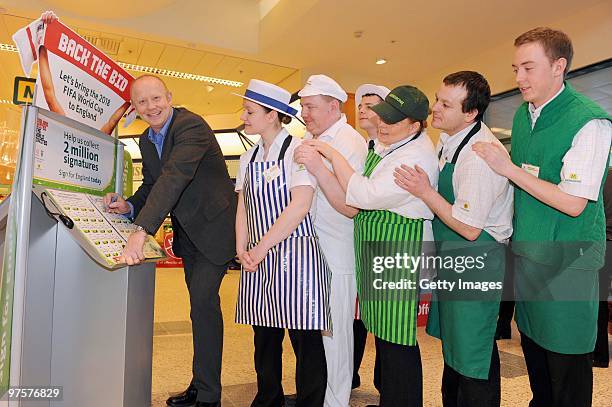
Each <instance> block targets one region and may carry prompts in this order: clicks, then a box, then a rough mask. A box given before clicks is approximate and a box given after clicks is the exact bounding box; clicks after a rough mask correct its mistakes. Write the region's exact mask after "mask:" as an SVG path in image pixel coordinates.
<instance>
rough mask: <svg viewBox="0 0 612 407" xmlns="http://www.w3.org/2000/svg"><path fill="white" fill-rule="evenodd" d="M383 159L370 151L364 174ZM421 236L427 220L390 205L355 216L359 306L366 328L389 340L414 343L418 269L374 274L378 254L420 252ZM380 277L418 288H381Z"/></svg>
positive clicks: (367, 174) (390, 254)
mask: <svg viewBox="0 0 612 407" xmlns="http://www.w3.org/2000/svg"><path fill="white" fill-rule="evenodd" d="M417 137H418V136H417ZM417 137H414V138H413V139H411V140H410V141H412V140H415V139H416V138H417ZM402 146H403V145H402ZM402 146H400V147H402ZM398 148H399V147H398ZM389 154H391V153H389ZM389 154H387V155H386V156H385V157H387V156H389ZM381 160H382V158H381V157H380V156H379V155H378V154H376V153H375V152H374V150H370V151H369V152H368V156H367V158H366V163H365V169H364V172H363V175H364V176H365V177H369V176H370V175H371V174H372V172H373V171H374V169H375V168H376V166H377V165H378V164H379V163H380V161H381ZM422 240H423V219H409V218H405V217H403V216H401V215H398V214H396V213H393V212H390V211H388V210H360V211H359V213H358V214H357V216H355V262H356V277H357V292H358V294H359V308H360V309H359V311H360V315H361V319H362V320H363V323H364V324H365V326H366V328H367V330H368V331H369V332H372V333H373V334H374V335H376V336H377V337H378V338H381V339H383V340H385V341H388V342H392V343H396V344H400V345H409V346H414V345H416V323H417V311H418V302H419V292H418V289H417V288H416V287H418V281H419V270H407V269H405V268H391V269H386V270H385V271H384V272H382V273H376V272H375V271H374V268H373V265H374V261H375V258H377V257H379V256H394V255H395V254H396V253H400V254H402V255H403V254H404V253H406V254H408V255H409V256H419V255H420V254H421V244H422ZM381 280H382V281H385V282H402V283H404V284H406V285H408V284H413V285H414V288H412V289H409V288H405V289H384V288H383V289H380V287H381V283H382V282H381ZM377 287H379V288H377Z"/></svg>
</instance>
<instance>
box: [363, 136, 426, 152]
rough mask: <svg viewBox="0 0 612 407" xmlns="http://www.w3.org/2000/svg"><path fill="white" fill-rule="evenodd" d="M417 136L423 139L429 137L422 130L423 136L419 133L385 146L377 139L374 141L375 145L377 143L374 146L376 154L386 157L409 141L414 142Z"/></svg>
mask: <svg viewBox="0 0 612 407" xmlns="http://www.w3.org/2000/svg"><path fill="white" fill-rule="evenodd" d="M417 136H421V137H423V136H427V135H426V134H425V130H421V134H420V135H419V134H418V133H417V134H413V135H412V136H410V137H406V138H403V139H401V140H400V141H396V142H395V143H393V144H389V145H386V144H383V143H381V142H380V141H378V139H376V140H375V141H374V143H375V144H374V152H375V153H376V154H378V155H379V156H381V157H384V156H386V155H387V154H389V153H390V152H392V151H393V150H395V149H397V148H398V147H400V146H401V145H402V144H407V143H408V142H409V141H412V140H414V139H415V138H416V137H417Z"/></svg>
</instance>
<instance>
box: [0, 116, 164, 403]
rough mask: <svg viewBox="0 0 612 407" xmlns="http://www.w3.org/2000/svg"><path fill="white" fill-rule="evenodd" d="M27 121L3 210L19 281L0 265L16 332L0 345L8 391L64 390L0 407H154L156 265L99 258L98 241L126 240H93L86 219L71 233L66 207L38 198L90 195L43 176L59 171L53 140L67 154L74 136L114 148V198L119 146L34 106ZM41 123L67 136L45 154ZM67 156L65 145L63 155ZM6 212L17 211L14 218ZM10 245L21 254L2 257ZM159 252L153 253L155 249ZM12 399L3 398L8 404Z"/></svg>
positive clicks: (49, 142) (1, 220)
mask: <svg viewBox="0 0 612 407" xmlns="http://www.w3.org/2000/svg"><path fill="white" fill-rule="evenodd" d="M24 118H27V119H24V122H25V123H24V128H23V129H22V130H23V135H24V136H23V140H22V151H21V164H20V165H18V168H21V170H22V171H21V173H20V174H18V175H19V179H18V180H17V181H16V184H15V186H16V188H15V189H14V195H15V196H10V197H9V198H7V199H6V200H5V201H4V202H2V204H1V205H0V237H1V241H0V244H1V247H0V249H1V250H0V255H2V253H8V256H12V255H14V256H15V259H14V264H15V265H14V269H13V270H12V271H13V272H14V276H11V268H10V267H7V266H6V264H7V263H11V260H13V259H12V258H9V259H5V258H2V262H3V264H5V267H4V269H3V275H2V291H3V293H4V292H5V291H6V292H7V293H9V294H10V288H11V285H13V284H14V288H13V291H12V296H11V295H3V298H2V299H3V301H4V303H3V304H2V307H3V308H2V309H3V310H6V309H7V306H8V307H12V318H5V316H3V321H7V320H9V322H12V324H10V325H8V328H9V329H8V330H4V331H3V332H2V339H1V341H2V342H1V343H2V350H3V351H5V352H6V350H7V349H8V351H9V352H10V365H9V367H10V382H9V386H10V388H32V387H38V388H48V387H50V386H59V387H61V398H59V397H58V398H56V397H49V398H44V399H41V398H33V397H28V398H24V399H21V400H10V401H1V402H0V403H2V405H8V406H24V407H27V406H44V405H47V406H66V407H75V406H88V407H96V406H100V407H102V406H104V407H108V406H113V407H115V406H138V407H142V406H149V405H150V404H151V367H152V347H153V339H152V338H153V300H154V291H155V263H144V264H142V265H139V266H136V267H126V266H122V265H119V264H113V262H112V261H110V262H109V258H108V257H105V256H104V252H103V250H101V249H100V247H99V246H98V247H96V246H95V245H96V244H103V243H102V240H104V239H105V237H104V236H103V235H100V234H99V233H98V232H113V233H114V236H116V235H117V233H115V232H121V231H118V230H117V231H116V230H114V229H113V230H111V229H110V227H108V226H107V224H106V223H104V227H102V228H100V230H99V231H96V233H98V234H97V235H96V234H91V230H85V229H84V226H83V225H84V224H86V223H83V220H82V219H80V218H79V219H78V220H77V219H71V220H72V221H73V223H74V227H73V228H72V229H69V228H68V227H66V226H65V225H64V224H63V223H62V222H58V221H57V216H55V215H56V214H57V213H59V212H62V213H67V212H68V211H66V210H65V209H66V208H61V207H59V208H58V207H56V206H58V205H56V202H53V203H52V201H51V200H50V199H45V200H44V201H41V199H40V194H41V193H42V192H43V191H45V190H47V192H50V191H49V190H48V188H49V187H52V188H53V189H54V190H55V191H57V190H62V189H66V190H69V191H71V193H73V194H74V193H81V192H79V191H81V190H82V191H83V192H82V193H85V192H88V191H87V188H86V187H85V186H82V187H75V185H76V184H75V183H74V182H72V183H71V182H68V183H66V184H65V185H62V183H61V182H59V181H58V180H57V179H49V178H45V177H44V176H43V175H44V174H49V173H50V172H49V170H50V168H49V167H52V165H51V164H50V163H53V162H54V159H53V158H50V157H49V154H55V153H54V151H55V152H57V149H55V150H54V149H53V144H54V141H53V138H57V137H59V138H60V145H63V144H62V143H63V141H61V139H62V138H65V137H66V132H67V131H68V130H70V132H72V133H73V134H75V135H77V137H79V139H80V140H90V143H91V142H95V143H100V144H104V143H113V144H114V145H115V148H116V150H115V154H114V156H115V160H114V162H113V161H112V160H99V165H100V166H107V168H105V170H106V171H111V172H112V173H114V175H113V178H112V180H113V181H114V182H113V183H111V185H112V186H111V189H113V190H117V191H119V192H120V191H121V189H119V188H117V187H118V186H121V185H122V182H121V176H120V174H121V173H122V171H117V168H121V169H122V168H123V167H122V163H121V162H120V161H122V149H123V146H122V145H121V143H118V142H117V141H116V140H114V139H112V138H109V137H108V135H105V134H103V133H101V132H99V131H97V130H95V129H93V128H90V127H88V126H84V125H81V124H79V123H78V122H75V121H73V120H71V119H68V118H65V117H61V116H58V115H54V114H52V113H50V112H46V111H43V110H40V109H38V108H35V107H27V108H24ZM41 119H42V120H43V121H44V122H46V123H56V124H57V123H60V125H61V127H63V128H64V129H65V130H64V131H63V134H58V132H57V131H54V130H53V129H51V130H49V131H48V132H47V133H46V135H44V134H43V137H42V139H43V141H44V142H45V144H44V147H45V148H43V150H44V151H43V150H39V147H41V131H40V130H41V125H40V123H41ZM49 126H50V128H51V127H52V126H51V125H49ZM56 141H57V140H56ZM35 150H36V151H35ZM41 151H43V153H44V154H42V157H43V158H44V160H42V161H41V160H40V159H41ZM63 151H64V150H62V149H61V146H60V154H61V155H63ZM45 154H46V156H45ZM45 166H47V167H45ZM41 167H42V168H41ZM16 178H17V176H16ZM77 184H78V183H77ZM33 185H34V188H33ZM102 185H104V184H102ZM32 191H34V192H32ZM102 192H105V191H99V193H98V194H97V195H101V193H102ZM9 205H15V207H12V208H11V210H9ZM45 206H46V208H45ZM49 212H51V213H53V214H54V215H53V216H50V214H49ZM92 212H93V211H92ZM73 217H74V215H73ZM89 220H91V219H89ZM11 222H14V223H13V227H14V228H16V229H15V231H16V233H15V234H14V233H12V231H10V230H9V231H8V232H9V233H7V229H11ZM99 222H100V223H101V224H102V223H103V221H99ZM106 228H108V230H107V229H106ZM102 229H104V230H102ZM119 234H121V233H119ZM104 242H105V243H108V241H107V240H104ZM5 245H13V246H14V247H13V248H14V249H15V250H14V251H13V250H6V252H5V250H4V249H5ZM157 248H159V247H158V246H157ZM157 248H156V247H155V245H153V247H152V250H153V251H154V252H155V250H157ZM9 249H10V248H9ZM159 253H161V249H160V252H159ZM160 256H162V255H161V254H160ZM13 278H14V280H13ZM11 327H12V329H10V328H11ZM7 333H8V334H7ZM6 342H8V343H6ZM0 362H3V363H2V364H1V365H0V369H6V365H5V364H7V363H8V362H9V360H8V358H5V359H4V361H2V360H1V358H0ZM3 371H6V370H3ZM3 390H7V389H6V388H5V389H3ZM10 393H11V391H10V390H9V391H7V392H6V393H5V394H4V397H3V400H7V396H8V395H9V394H10Z"/></svg>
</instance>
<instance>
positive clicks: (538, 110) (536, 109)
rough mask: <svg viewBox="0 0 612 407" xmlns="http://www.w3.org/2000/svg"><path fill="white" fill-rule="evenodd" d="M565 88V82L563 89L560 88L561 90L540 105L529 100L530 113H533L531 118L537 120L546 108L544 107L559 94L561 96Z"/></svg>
mask: <svg viewBox="0 0 612 407" xmlns="http://www.w3.org/2000/svg"><path fill="white" fill-rule="evenodd" d="M563 89H565V83H564V84H563V86H561V89H559V91H558V92H557V93H555V95H554V96H553V97H551V98H550V99H548V100H547V101H546V102H544V103H543V104H542V105H541V106H540V107H535V106H534V105H533V103H531V102H529V114H530V115H531V118H532V119H533V121H535V120H536V119H537V118H538V117H540V114H541V113H542V109H544V107H546V105H547V104H549V103H550V102H552V101H553V100H554V99H555V98H556V97H557V96H559V95H560V94H561V92H563Z"/></svg>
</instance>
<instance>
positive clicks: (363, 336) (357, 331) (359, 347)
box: [353, 319, 380, 392]
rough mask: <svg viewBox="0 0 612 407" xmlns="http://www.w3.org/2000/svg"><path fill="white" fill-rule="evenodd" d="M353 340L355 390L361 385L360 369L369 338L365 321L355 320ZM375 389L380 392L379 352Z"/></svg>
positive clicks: (376, 362) (376, 360)
mask: <svg viewBox="0 0 612 407" xmlns="http://www.w3.org/2000/svg"><path fill="white" fill-rule="evenodd" d="M353 338H354V342H355V349H354V354H353V388H355V387H358V386H359V384H360V383H361V377H359V367H360V366H361V361H362V360H363V354H364V352H365V346H366V340H367V338H368V330H367V329H366V327H365V324H364V323H363V321H362V320H360V319H355V320H354V321H353ZM377 348H378V347H377ZM374 387H375V388H376V390H378V391H379V392H380V358H379V356H378V352H376V356H375V360H374Z"/></svg>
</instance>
